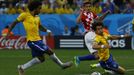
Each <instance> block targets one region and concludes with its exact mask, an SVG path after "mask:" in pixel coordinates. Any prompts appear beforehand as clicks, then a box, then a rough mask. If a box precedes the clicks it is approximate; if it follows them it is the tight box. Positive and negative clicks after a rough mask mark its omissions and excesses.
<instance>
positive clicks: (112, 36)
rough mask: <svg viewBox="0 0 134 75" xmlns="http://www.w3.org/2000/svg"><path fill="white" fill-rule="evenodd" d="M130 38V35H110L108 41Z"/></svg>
mask: <svg viewBox="0 0 134 75" xmlns="http://www.w3.org/2000/svg"><path fill="white" fill-rule="evenodd" d="M128 37H131V35H128V34H125V35H111V36H110V37H109V39H111V40H114V39H122V38H128Z"/></svg>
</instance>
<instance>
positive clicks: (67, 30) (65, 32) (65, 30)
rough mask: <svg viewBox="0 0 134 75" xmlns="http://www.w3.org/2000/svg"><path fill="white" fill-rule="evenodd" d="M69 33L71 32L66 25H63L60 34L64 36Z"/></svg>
mask: <svg viewBox="0 0 134 75" xmlns="http://www.w3.org/2000/svg"><path fill="white" fill-rule="evenodd" d="M70 34H71V32H70V30H69V28H68V26H67V25H65V27H64V32H63V33H62V35H64V36H69V35H70Z"/></svg>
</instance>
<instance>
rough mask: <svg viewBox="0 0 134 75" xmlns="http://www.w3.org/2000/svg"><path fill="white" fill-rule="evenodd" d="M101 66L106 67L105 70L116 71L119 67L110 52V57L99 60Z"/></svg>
mask: <svg viewBox="0 0 134 75" xmlns="http://www.w3.org/2000/svg"><path fill="white" fill-rule="evenodd" d="M99 63H100V65H101V67H102V68H104V69H106V70H113V71H116V70H117V69H118V67H119V65H118V64H117V62H115V60H114V59H113V56H112V55H111V54H110V57H109V59H108V60H107V61H100V62H99Z"/></svg>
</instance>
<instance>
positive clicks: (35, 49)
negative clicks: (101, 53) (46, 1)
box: [6, 1, 72, 75]
mask: <svg viewBox="0 0 134 75" xmlns="http://www.w3.org/2000/svg"><path fill="white" fill-rule="evenodd" d="M28 9H29V11H30V12H24V13H21V14H20V15H19V17H18V18H17V19H16V20H15V21H14V22H13V23H12V24H11V26H10V28H9V32H8V34H7V36H8V35H9V33H10V31H11V30H12V29H13V28H14V27H15V25H16V24H18V23H19V22H23V25H24V28H25V30H26V38H27V44H28V46H29V47H30V48H31V50H32V51H31V52H32V57H33V59H32V60H30V61H28V62H27V63H25V64H23V65H18V71H19V75H24V70H25V69H27V68H29V67H31V66H33V65H36V64H39V63H41V62H44V60H45V58H44V56H43V55H44V53H46V54H48V55H49V56H50V58H51V59H52V60H53V61H54V62H55V63H56V64H58V65H59V66H60V67H61V68H63V69H65V68H68V67H70V66H71V65H72V62H71V61H70V62H66V63H62V62H61V61H60V60H59V59H58V57H57V56H56V55H55V53H54V52H53V51H52V50H51V48H49V47H48V46H47V45H46V44H44V43H43V41H42V40H41V38H40V35H39V30H41V31H44V32H49V33H50V32H51V31H50V30H48V29H46V28H44V27H43V26H42V25H41V23H40V18H39V16H38V14H39V13H40V9H41V2H39V1H33V2H31V3H29V4H28ZM7 36H6V37H7Z"/></svg>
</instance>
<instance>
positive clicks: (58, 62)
mask: <svg viewBox="0 0 134 75" xmlns="http://www.w3.org/2000/svg"><path fill="white" fill-rule="evenodd" d="M50 58H51V59H52V60H53V61H54V62H55V63H56V64H58V65H59V66H61V67H62V65H63V63H62V62H61V60H60V59H59V58H58V57H57V56H56V55H55V53H54V54H53V55H50Z"/></svg>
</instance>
